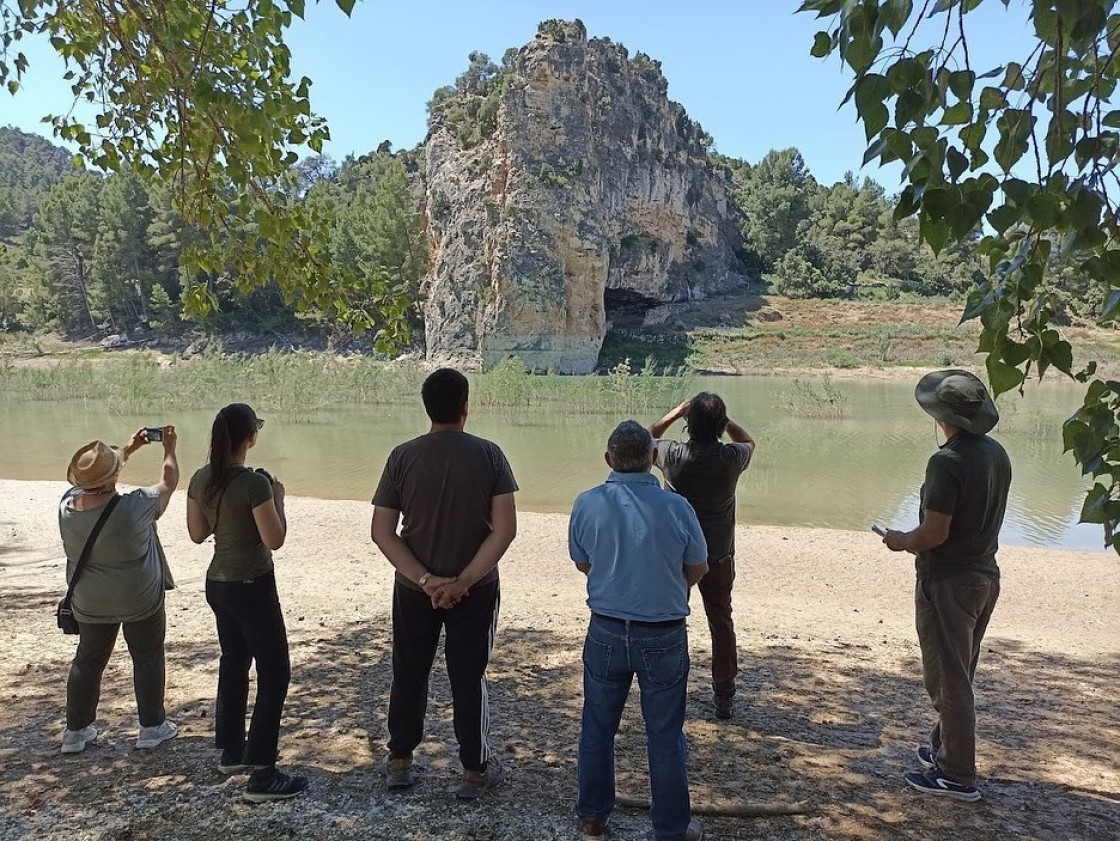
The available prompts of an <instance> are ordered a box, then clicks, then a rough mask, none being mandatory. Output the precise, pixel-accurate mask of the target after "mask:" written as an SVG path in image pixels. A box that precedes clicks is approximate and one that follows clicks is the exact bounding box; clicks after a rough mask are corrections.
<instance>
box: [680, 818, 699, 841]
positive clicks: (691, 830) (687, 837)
mask: <svg viewBox="0 0 1120 841" xmlns="http://www.w3.org/2000/svg"><path fill="white" fill-rule="evenodd" d="M703 837H704V824H702V823H700V821H698V820H696V818H693V819H692V820H690V821H689V822H688V829H686V830H685V832H684V841H701V839H702V838H703Z"/></svg>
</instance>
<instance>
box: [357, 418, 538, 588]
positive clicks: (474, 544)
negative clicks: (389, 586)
mask: <svg viewBox="0 0 1120 841" xmlns="http://www.w3.org/2000/svg"><path fill="white" fill-rule="evenodd" d="M516 490H517V482H516V481H514V478H513V471H512V470H511V469H510V466H509V462H508V461H507V460H506V457H505V454H504V453H503V452H502V450H501V448H500V447H498V445H497V444H495V443H493V442H492V441H487V440H486V439H485V438H478V437H477V436H474V435H471V434H470V433H467V432H453V431H448V432H430V433H428V434H427V435H421V436H420V437H419V438H413V439H412V440H411V441H406V442H405V443H404V444H400V445H399V446H397V447H395V448H394V449H393V451H392V452H391V453H390V454H389V458H388V460H387V461H386V462H385V470H384V471H383V472H382V474H381V481H380V482H378V484H377V490H376V491H375V492H374V494H373V504H374V505H376V506H378V507H379V508H393V509H396V510H397V511H400V512H401V517H402V523H401V539H402V540H403V541H404V542H405V543H406V544H407V545H408V548H409V549H410V550H411V551H412V554H413V555H415V556H416V560H418V561H419V562H420V563H422V564H423V565H424V566H425V567H427V568H428V569H429V570H431V572H432V574H434V575H445V576H448V577H452V576H456V575H458V574H459V573H461V572H462V571H463V570H464V569H466V568H467V565H468V564H470V562H471V560H473V558H474V555H475V552H477V551H478V548H479V547H480V546H481V545H482V541H484V540H485V539H486V538H487V537H488V536H489V535H490V531H491V528H490V505H491V500H492V499H493V498H494V497H496V496H503V495H505V494H510V493H513V492H515V491H516ZM497 577H498V569H497V567H495V568H494V569H492V570H490V572H489V573H487V574H486V576H485V577H484V578H483V579H482V580H481V581H480V582H478V583H479V584H484V583H488V582H490V581H493V580H494V579H496V578H497ZM396 578H397V581H399V582H401V584H403V585H404V586H406V587H409V588H411V589H413V590H419V589H420V588H419V587H417V586H416V584H414V583H413V582H411V581H409V580H408V579H407V578H405V577H404V576H403V575H401V574H400V573H397V576H396Z"/></svg>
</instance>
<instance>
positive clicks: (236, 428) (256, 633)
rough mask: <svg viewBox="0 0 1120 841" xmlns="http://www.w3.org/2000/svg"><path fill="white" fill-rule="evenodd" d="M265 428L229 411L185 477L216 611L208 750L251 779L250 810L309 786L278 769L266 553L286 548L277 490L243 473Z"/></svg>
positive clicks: (279, 655)
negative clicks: (210, 545) (253, 685)
mask: <svg viewBox="0 0 1120 841" xmlns="http://www.w3.org/2000/svg"><path fill="white" fill-rule="evenodd" d="M263 426H264V420H263V419H262V418H258V417H257V414H256V412H254V411H253V410H252V408H250V407H249V406H246V405H245V404H244V403H232V404H230V405H229V406H226V407H225V408H224V409H222V410H221V411H220V412H218V416H217V417H216V418H214V425H213V427H211V430H210V460H209V463H208V464H207V465H205V466H204V467H202V468H200V469H199V470H197V471H196V472H195V474H194V476H192V477H191V482H190V488H189V489H188V490H187V530H188V531H189V532H190V536H191V540H193V541H194V542H195V543H201V542H202V541H204V540H205V539H206V538H207V537H209V536H210V535H211V534H212V535H214V557H213V560H211V562H210V567H209V568H208V569H207V570H206V601H207V602H208V603H209V605H210V608H211V609H212V610H213V611H214V618H215V620H216V621H217V626H218V644H219V645H220V646H221V649H222V656H221V660H220V661H219V665H218V701H217V710H216V712H215V714H214V744H215V746H216V747H218V748H221V750H222V755H221V759H219V761H218V771H219V772H221V773H223V774H238V773H242V772H245V771H250V772H251V773H250V774H249V779H248V781H247V782H246V784H245V791H244V793H243V795H242V796H243V797H244V799H245V800H248V801H250V802H251V803H263V802H266V801H270V800H286V799H288V798H291V797H295V796H296V795H297V794H299V793H300V792H301V791H303V790H304V789H305V788H307V778H306V777H298V776H292V775H290V774H285V773H284V772H283V771H281V770H279V769H278V768H277V767H276V760H277V759H278V756H279V754H278V745H279V741H280V717H281V715H282V714H283V712H284V700H285V698H286V697H287V694H288V682H289V681H290V679H291V663H290V661H289V659H288V635H287V631H286V630H285V627H284V613H283V611H282V610H281V609H280V598H279V596H278V595H277V593H276V575H275V572H274V571H273V565H272V552H273V550H275V549H279V548H280V547H281V546H283V545H284V538H285V536H286V535H287V531H288V526H287V521H286V520H285V519H284V486H283V485H282V484H280V482H279V481H277V480H276V478H275V477H273V476H271V475H269V474H268V473H267V472H265V471H264V470H261V469H259V468H258V469H257V470H252V469H250V468H248V467H246V466H245V457H246V455H247V454H248V452H249V450H250V449H251V448H252V447H254V446H255V445H256V443H257V435H258V434H259V433H260V430H261V428H262V427H263ZM254 661H255V662H256V666H257V697H256V699H255V700H254V702H253V716H252V719H251V722H250V725H249V729H248V733H246V730H245V714H246V712H247V709H248V704H249V668H250V667H251V666H252V664H253V663H254Z"/></svg>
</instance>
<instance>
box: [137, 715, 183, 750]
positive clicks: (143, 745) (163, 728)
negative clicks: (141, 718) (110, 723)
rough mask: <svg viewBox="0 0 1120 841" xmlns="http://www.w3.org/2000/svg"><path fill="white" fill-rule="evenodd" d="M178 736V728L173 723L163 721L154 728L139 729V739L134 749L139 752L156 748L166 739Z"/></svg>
mask: <svg viewBox="0 0 1120 841" xmlns="http://www.w3.org/2000/svg"><path fill="white" fill-rule="evenodd" d="M178 735H179V728H178V727H177V726H176V725H175V722H174V721H164V722H163V723H162V724H157V725H156V726H155V727H141V728H140V738H139V739H137V740H136V747H137V748H139V749H140V750H149V749H151V748H158V747H159V746H160V745H162V744H163V743H164V742H166V741H167V740H168V739H174V738H175V737H176V736H178Z"/></svg>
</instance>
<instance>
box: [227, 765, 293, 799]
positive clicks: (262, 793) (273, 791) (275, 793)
mask: <svg viewBox="0 0 1120 841" xmlns="http://www.w3.org/2000/svg"><path fill="white" fill-rule="evenodd" d="M307 786H308V782H307V777H297V776H293V775H291V774H285V773H284V772H283V771H281V770H280V769H279V768H277V767H276V766H275V765H270V766H269V767H268V768H258V769H257V770H255V771H253V773H252V774H250V775H249V781H248V782H247V783H245V791H244V792H243V793H242V795H241V797H242V798H243V799H244V800H248V801H249V802H250V803H268V802H270V801H273V800H291V799H292V798H293V797H295V796H296V795H297V794H299V793H300V792H301V791H303V790H304V789H305V788H307Z"/></svg>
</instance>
